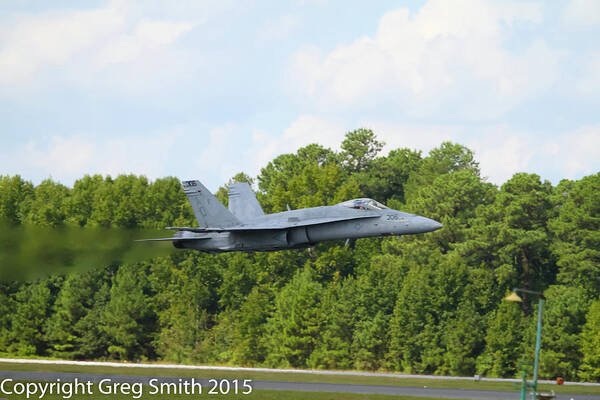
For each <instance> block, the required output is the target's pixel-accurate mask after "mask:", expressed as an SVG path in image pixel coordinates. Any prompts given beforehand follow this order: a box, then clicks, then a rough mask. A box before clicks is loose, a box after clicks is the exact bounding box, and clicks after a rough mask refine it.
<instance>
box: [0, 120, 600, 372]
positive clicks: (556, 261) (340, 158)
mask: <svg viewBox="0 0 600 400" xmlns="http://www.w3.org/2000/svg"><path fill="white" fill-rule="evenodd" d="M382 147H383V143H381V142H380V141H378V140H377V137H376V136H375V135H374V134H373V132H372V131H370V130H367V129H358V130H355V131H353V132H349V133H348V134H347V135H346V138H345V140H344V141H343V143H342V144H341V150H340V151H339V152H335V151H332V150H330V149H327V148H324V147H322V146H320V145H317V144H311V145H309V146H306V147H303V148H301V149H299V150H298V151H297V152H296V153H293V154H283V155H280V156H278V157H276V158H275V159H273V160H272V161H271V162H269V163H268V165H266V166H265V167H264V168H263V169H262V170H261V172H260V174H259V175H258V176H257V177H256V178H252V177H249V176H248V175H246V174H244V173H240V174H238V175H236V176H235V177H232V180H231V181H248V182H250V183H252V184H255V187H256V189H257V197H258V199H259V202H260V203H261V204H262V206H263V208H264V210H265V212H279V211H284V210H286V209H287V206H288V205H289V206H290V207H292V208H302V207H314V206H320V205H331V204H336V203H338V202H341V201H344V200H347V199H350V198H354V197H372V198H375V199H377V200H378V201H380V202H383V203H385V204H387V205H388V206H390V207H392V208H395V209H400V210H403V211H407V212H412V213H416V214H419V215H424V216H426V217H429V218H433V219H435V220H438V221H440V222H441V223H442V224H443V225H444V228H443V229H441V230H438V231H436V232H433V233H427V234H422V235H412V236H406V237H402V238H401V239H399V238H396V237H387V238H374V239H360V240H357V241H356V242H355V243H353V244H351V245H350V246H345V245H344V241H332V242H326V243H321V244H318V245H317V246H315V247H314V248H313V249H312V251H307V250H289V251H280V252H272V253H227V254H219V255H210V254H204V253H199V252H195V251H184V250H180V251H174V252H172V253H170V254H167V255H161V256H156V257H148V258H147V259H146V260H142V261H137V262H106V263H105V264H103V265H102V266H100V267H97V268H90V269H87V270H83V271H81V270H73V271H69V270H68V271H66V272H65V271H61V272H59V273H57V272H53V273H51V274H46V275H45V276H42V277H39V278H36V279H29V280H28V281H26V282H24V281H21V280H5V281H3V282H0V355H4V356H15V357H24V356H44V357H56V358H63V359H86V360H87V359H94V360H96V359H98V360H113V359H114V360H130V361H139V360H143V361H145V360H160V361H169V362H178V363H206V364H226V365H240V366H269V367H296V368H317V369H360V370H386V371H401V372H410V373H422V374H443V375H467V376H468V375H473V374H480V375H484V376H500V377H513V376H516V375H517V374H518V368H519V363H520V361H522V360H525V361H531V359H532V358H533V348H534V342H535V319H536V318H537V316H536V312H537V311H536V310H537V308H536V305H537V298H536V297H534V296H526V297H525V298H524V302H523V303H522V304H515V303H508V302H504V301H502V299H503V297H504V296H505V295H506V294H508V293H509V292H510V290H511V289H512V288H513V287H521V288H528V289H531V290H538V291H543V292H544V293H545V295H546V297H547V303H546V308H545V310H544V326H543V338H542V354H541V370H540V376H541V377H542V378H549V379H553V378H556V377H558V376H561V377H563V378H565V379H569V380H587V381H599V380H600V173H597V174H595V175H590V176H586V177H584V178H582V179H580V180H577V181H570V180H563V181H561V182H560V183H559V184H558V185H556V186H553V185H552V184H551V183H549V182H547V181H542V180H541V179H540V177H539V176H538V175H535V174H528V173H517V174H515V175H514V176H513V177H512V178H511V179H510V180H508V181H507V182H505V183H504V184H503V185H501V186H500V187H498V186H495V185H493V184H491V183H488V182H487V180H486V179H485V177H482V176H481V171H480V169H479V165H478V163H477V161H476V159H475V156H474V154H473V152H472V151H471V150H470V149H468V148H466V147H464V146H462V145H459V144H455V143H449V142H446V143H442V144H441V145H440V146H439V147H437V148H435V149H433V150H431V151H430V152H429V153H428V154H427V155H424V154H422V153H421V152H420V151H414V150H410V149H395V150H392V151H390V152H389V153H388V154H387V155H385V156H384V155H381V149H382ZM216 195H217V197H219V199H220V200H221V201H222V202H223V203H224V204H227V190H226V186H225V185H224V186H223V187H222V188H220V189H219V191H218V192H217V194H216ZM0 218H2V219H3V220H4V221H6V223H7V224H8V225H6V226H5V227H3V228H2V229H3V230H4V231H5V232H8V233H10V231H11V229H17V228H18V227H23V226H30V225H34V226H40V227H47V228H48V229H61V228H64V227H77V228H83V230H84V231H85V230H89V229H92V228H95V229H97V228H104V229H107V230H106V232H111V230H117V229H123V228H128V229H141V228H144V229H160V228H164V227H166V226H194V225H195V224H196V222H195V220H194V218H193V213H192V210H191V208H190V206H189V204H188V202H187V199H186V198H185V195H184V194H183V191H182V190H181V188H180V184H179V182H178V180H177V179H176V178H173V177H167V178H161V179H156V180H155V181H149V180H148V179H147V178H146V177H144V176H134V175H120V176H118V177H116V178H112V177H110V176H100V175H94V176H87V175H86V176H84V177H83V178H81V179H79V180H78V181H76V182H75V184H74V186H73V187H72V188H69V187H66V186H64V185H62V184H60V183H58V182H56V181H53V180H51V179H47V180H44V181H43V182H41V183H40V184H39V185H37V186H35V185H33V184H32V183H31V182H28V181H27V180H25V179H23V178H22V177H20V176H18V175H16V176H0ZM4 236H6V235H3V237H4ZM139 245H140V246H144V244H139ZM166 246H168V244H166ZM1 249H2V251H4V252H10V247H9V246H4V247H1ZM10 260H11V258H10V257H8V258H2V262H3V263H4V265H2V266H0V268H7V267H8V264H7V263H10V262H11V261H10ZM31 262H32V263H37V267H38V269H40V270H43V269H44V266H45V264H46V260H44V258H43V257H42V258H39V259H37V260H31Z"/></svg>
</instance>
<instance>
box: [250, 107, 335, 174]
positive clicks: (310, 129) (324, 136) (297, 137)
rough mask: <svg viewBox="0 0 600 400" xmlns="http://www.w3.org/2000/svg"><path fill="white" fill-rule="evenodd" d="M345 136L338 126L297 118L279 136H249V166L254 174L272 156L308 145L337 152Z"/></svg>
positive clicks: (258, 133) (315, 118) (257, 133)
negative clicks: (250, 157)
mask: <svg viewBox="0 0 600 400" xmlns="http://www.w3.org/2000/svg"><path fill="white" fill-rule="evenodd" d="M345 133H346V130H345V127H344V125H343V124H342V123H340V122H337V121H333V120H329V119H325V118H321V117H318V116H314V115H301V116H299V117H298V118H297V119H296V120H295V121H293V122H292V123H291V124H290V126H289V127H288V128H286V129H285V130H284V131H283V134H282V135H279V136H270V135H269V134H267V133H266V132H264V131H255V132H254V134H253V146H252V147H253V154H254V156H253V158H254V161H253V163H252V164H253V165H254V169H255V171H256V173H258V172H259V170H260V168H262V167H265V166H266V165H267V164H268V163H269V161H271V160H272V159H273V158H274V157H276V156H278V155H280V154H284V153H291V152H295V151H296V150H298V149H299V148H300V147H303V146H306V145H308V144H311V143H319V144H320V145H322V146H324V147H330V148H334V149H337V148H339V146H340V143H341V142H342V140H343V139H344V134H345Z"/></svg>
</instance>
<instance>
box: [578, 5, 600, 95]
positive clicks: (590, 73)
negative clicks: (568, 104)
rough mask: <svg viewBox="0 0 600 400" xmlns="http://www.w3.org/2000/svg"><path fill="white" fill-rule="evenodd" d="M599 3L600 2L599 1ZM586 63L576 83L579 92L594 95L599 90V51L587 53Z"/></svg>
mask: <svg viewBox="0 0 600 400" xmlns="http://www.w3.org/2000/svg"><path fill="white" fill-rule="evenodd" d="M599 4H600V3H599ZM583 62H584V63H586V65H585V66H584V69H583V71H582V75H581V76H580V77H579V79H578V80H577V83H576V89H577V92H579V94H584V95H591V96H596V95H597V94H598V92H600V51H597V52H595V53H591V54H588V55H587V57H585V60H583Z"/></svg>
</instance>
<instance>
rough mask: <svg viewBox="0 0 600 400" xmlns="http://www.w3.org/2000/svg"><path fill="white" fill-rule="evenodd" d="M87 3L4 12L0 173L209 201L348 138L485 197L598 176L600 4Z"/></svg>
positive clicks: (585, 0)
mask: <svg viewBox="0 0 600 400" xmlns="http://www.w3.org/2000/svg"><path fill="white" fill-rule="evenodd" d="M81 3H82V2H77V1H55V2H46V1H41V0H40V1H6V0H5V1H3V2H2V3H1V4H0V121H2V128H1V131H0V132H1V136H0V174H11V175H12V174H21V175H22V176H23V177H25V178H26V179H29V180H32V181H33V182H34V183H39V182H40V181H41V180H43V179H44V178H47V177H52V178H53V179H56V180H58V181H60V182H62V183H65V184H67V185H72V183H73V181H74V180H75V179H78V178H80V177H82V176H83V175H84V174H86V173H89V174H92V173H102V174H111V175H113V176H114V175H117V174H120V173H135V174H145V175H147V176H148V177H150V178H157V177H162V176H166V175H173V176H177V177H179V178H182V179H188V178H198V179H200V180H202V181H204V182H205V183H206V185H207V186H208V187H209V188H211V189H216V188H217V187H218V186H220V185H222V184H223V183H225V182H226V181H227V180H228V178H230V177H231V176H233V175H234V174H235V173H237V172H240V171H244V172H246V173H248V174H250V175H256V174H258V173H259V171H260V168H261V167H263V166H265V165H266V163H267V162H268V161H269V160H271V159H272V158H273V157H274V156H276V155H278V154H282V153H286V152H292V151H295V150H296V149H297V148H298V147H300V146H303V145H306V144H308V143H314V142H317V143H321V144H323V145H325V146H327V147H331V148H333V149H337V147H338V146H339V143H340V142H341V140H342V139H343V136H344V133H345V132H347V131H349V130H352V129H356V128H359V127H367V128H371V129H373V130H374V131H375V133H376V134H377V135H378V136H379V138H380V139H382V140H383V141H385V142H386V143H387V146H386V148H385V151H389V150H390V149H393V148H398V147H409V148H413V149H419V150H422V151H423V152H424V153H426V152H427V151H429V150H430V149H431V148H433V147H436V146H438V145H439V144H440V143H441V142H442V141H444V140H451V141H454V142H458V143H461V144H464V145H467V146H468V147H470V148H471V149H473V150H474V151H475V152H476V156H477V159H478V160H479V161H480V164H481V169H482V172H483V175H484V176H486V177H488V180H489V181H491V182H493V183H496V184H501V183H503V182H504V181H505V180H506V179H508V178H510V176H512V174H514V173H515V172H521V171H525V172H532V173H537V174H539V175H541V176H542V178H544V179H548V180H550V181H552V182H553V183H557V182H558V181H559V180H560V179H561V178H571V179H577V178H580V177H582V176H584V175H588V174H591V173H596V172H598V171H599V170H600V41H599V40H598V39H597V38H598V37H600V2H598V1H595V0H570V1H560V2H559V1H556V2H542V1H539V2H536V1H530V2H529V1H515V2H506V1H503V2H495V1H487V0H486V1H471V0H459V1H452V2H448V1H443V0H436V1H434V0H428V1H413V2H408V1H407V2H392V1H378V2H360V1H356V2H348V1H344V2H342V1H326V0H322V1H316V0H315V1H311V0H304V1H300V0H298V1H288V2H275V1H249V0H248V1H230V0H225V1H177V2H167V1H145V2H127V1H95V2H94V1H89V2H85V8H82V6H81ZM367 3H371V4H367Z"/></svg>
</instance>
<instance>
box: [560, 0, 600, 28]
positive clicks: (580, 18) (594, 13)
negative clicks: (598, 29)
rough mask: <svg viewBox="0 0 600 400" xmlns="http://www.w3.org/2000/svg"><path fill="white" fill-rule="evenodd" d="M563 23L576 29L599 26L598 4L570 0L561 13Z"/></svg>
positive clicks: (590, 0) (595, 0)
mask: <svg viewBox="0 0 600 400" xmlns="http://www.w3.org/2000/svg"><path fill="white" fill-rule="evenodd" d="M562 15H563V21H564V22H565V23H566V24H568V25H570V26H572V27H577V28H585V27H590V26H593V25H598V24H600V2H598V1H597V0H570V1H569V4H567V6H566V7H565V10H564V12H563V14H562Z"/></svg>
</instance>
